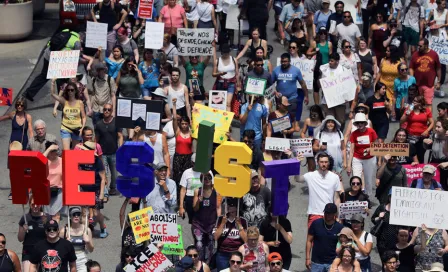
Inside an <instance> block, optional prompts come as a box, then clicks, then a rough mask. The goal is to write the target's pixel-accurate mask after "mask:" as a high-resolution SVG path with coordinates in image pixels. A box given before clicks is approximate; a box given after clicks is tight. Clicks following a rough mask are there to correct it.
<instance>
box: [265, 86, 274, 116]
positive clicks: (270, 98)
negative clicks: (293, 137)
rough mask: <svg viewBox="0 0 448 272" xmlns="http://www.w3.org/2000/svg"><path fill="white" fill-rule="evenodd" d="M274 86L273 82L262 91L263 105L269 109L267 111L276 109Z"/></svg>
mask: <svg viewBox="0 0 448 272" xmlns="http://www.w3.org/2000/svg"><path fill="white" fill-rule="evenodd" d="M275 86H276V85H275V84H274V85H272V86H271V87H269V88H267V89H266V90H265V91H264V98H265V99H264V105H265V106H266V108H268V109H270V111H269V112H271V111H275V110H276V109H277V103H276V102H275ZM269 104H271V105H269Z"/></svg>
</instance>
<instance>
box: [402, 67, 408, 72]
mask: <svg viewBox="0 0 448 272" xmlns="http://www.w3.org/2000/svg"><path fill="white" fill-rule="evenodd" d="M400 71H402V72H407V71H408V68H404V69H400Z"/></svg>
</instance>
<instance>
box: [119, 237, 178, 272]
mask: <svg viewBox="0 0 448 272" xmlns="http://www.w3.org/2000/svg"><path fill="white" fill-rule="evenodd" d="M172 266H173V263H172V262H171V261H170V260H168V258H167V257H166V256H165V255H163V254H162V252H160V251H159V249H158V248H157V247H156V246H155V245H154V244H149V246H148V247H147V248H145V249H144V250H143V251H142V252H141V253H140V254H138V255H137V256H136V257H135V258H134V259H133V260H132V262H130V263H129V264H128V265H126V266H125V267H124V271H126V272H147V271H151V272H163V271H167V270H168V269H169V268H170V267H172Z"/></svg>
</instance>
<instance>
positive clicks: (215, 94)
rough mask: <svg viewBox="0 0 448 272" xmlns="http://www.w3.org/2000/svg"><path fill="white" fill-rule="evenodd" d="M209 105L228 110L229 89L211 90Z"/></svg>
mask: <svg viewBox="0 0 448 272" xmlns="http://www.w3.org/2000/svg"><path fill="white" fill-rule="evenodd" d="M208 104H209V105H208V106H209V107H210V108H213V109H217V110H223V111H226V110H227V91H213V90H212V91H210V100H209V101H208Z"/></svg>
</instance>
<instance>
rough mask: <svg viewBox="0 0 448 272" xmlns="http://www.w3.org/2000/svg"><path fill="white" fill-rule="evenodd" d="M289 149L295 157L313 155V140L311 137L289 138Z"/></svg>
mask: <svg viewBox="0 0 448 272" xmlns="http://www.w3.org/2000/svg"><path fill="white" fill-rule="evenodd" d="M290 144H291V151H292V153H293V154H294V156H295V157H297V156H305V157H310V158H311V157H314V154H313V141H312V139H311V138H303V139H291V140H290Z"/></svg>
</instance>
